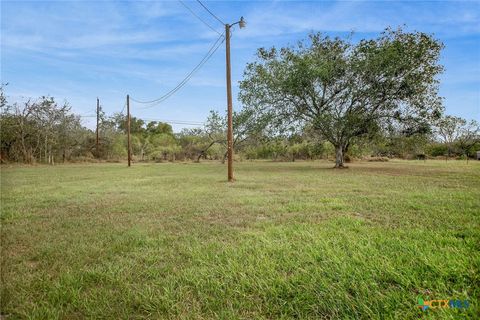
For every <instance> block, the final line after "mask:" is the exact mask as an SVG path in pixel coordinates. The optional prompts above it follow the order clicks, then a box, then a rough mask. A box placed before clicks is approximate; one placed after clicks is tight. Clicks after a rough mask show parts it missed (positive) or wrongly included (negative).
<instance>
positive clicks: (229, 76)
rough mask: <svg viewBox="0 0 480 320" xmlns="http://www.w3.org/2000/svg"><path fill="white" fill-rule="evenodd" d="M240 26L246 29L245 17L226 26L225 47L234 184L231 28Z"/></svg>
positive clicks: (229, 151) (230, 178) (230, 168)
mask: <svg viewBox="0 0 480 320" xmlns="http://www.w3.org/2000/svg"><path fill="white" fill-rule="evenodd" d="M236 24H238V25H239V26H240V29H242V28H245V25H246V23H245V20H244V19H243V17H241V18H240V21H237V22H235V23H232V24H228V23H227V24H225V46H226V61H227V123H228V129H227V156H228V181H229V182H233V181H234V178H233V115H232V113H233V111H232V71H231V64H230V28H231V27H233V26H234V25H236Z"/></svg>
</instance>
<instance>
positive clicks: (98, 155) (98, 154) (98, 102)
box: [96, 97, 100, 158]
mask: <svg viewBox="0 0 480 320" xmlns="http://www.w3.org/2000/svg"><path fill="white" fill-rule="evenodd" d="M99 115H100V101H99V100H98V97H97V143H96V149H97V150H96V151H97V158H100V153H99V151H98V121H99V119H98V118H99Z"/></svg>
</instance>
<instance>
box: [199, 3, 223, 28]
mask: <svg viewBox="0 0 480 320" xmlns="http://www.w3.org/2000/svg"><path fill="white" fill-rule="evenodd" d="M197 2H198V3H200V5H201V6H202V7H203V8H204V9H205V10H207V11H208V13H210V14H211V15H212V17H214V18H215V19H217V21H218V22H220V23H221V24H222V25H225V22H223V21H222V20H220V18H219V17H217V16H216V15H214V14H213V12H212V11H210V10H208V8H207V7H206V6H205V5H204V4H203V3H202V2H201V1H200V0H197Z"/></svg>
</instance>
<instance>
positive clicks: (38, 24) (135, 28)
mask: <svg viewBox="0 0 480 320" xmlns="http://www.w3.org/2000/svg"><path fill="white" fill-rule="evenodd" d="M204 3H205V4H206V5H207V6H208V7H209V8H210V10H211V11H213V12H214V13H215V14H216V15H217V16H219V17H220V18H221V19H222V20H223V21H225V22H235V21H237V20H238V19H239V18H240V16H244V17H245V20H246V21H247V28H245V29H241V30H240V29H238V28H236V29H235V30H234V33H233V38H232V80H233V86H234V87H233V89H234V108H235V109H239V108H240V107H241V106H240V104H239V103H238V102H237V101H236V96H237V93H238V81H239V80H241V78H242V74H243V70H244V67H245V65H246V63H247V62H249V61H252V60H253V59H254V56H255V51H256V49H257V48H259V47H270V46H272V45H275V46H285V45H289V44H294V43H295V42H296V41H298V40H300V39H303V38H305V37H306V36H307V34H308V33H309V32H311V31H321V32H324V33H326V34H329V35H332V36H337V35H339V36H343V35H347V34H349V33H350V32H351V31H354V32H355V38H357V39H359V38H370V37H375V36H377V35H378V34H379V33H380V32H381V31H382V30H383V29H384V28H385V27H387V26H392V27H397V26H401V25H406V30H419V31H424V32H428V33H433V34H434V35H435V36H436V37H437V38H438V39H440V40H441V41H443V42H444V44H445V46H446V48H445V50H444V52H443V55H442V61H441V62H442V64H444V66H445V67H446V71H445V73H444V74H443V75H442V77H441V91H440V93H441V95H442V96H443V97H445V107H446V110H447V113H449V114H454V115H458V116H461V117H464V118H468V119H476V120H480V2H479V1H462V2H450V1H430V2H426V1H423V2H419V1H415V2H414V1H408V2H394V1H341V2H330V1H309V2H307V1H238V2H233V1H205V2H204ZM186 4H187V5H188V6H189V7H190V8H191V9H192V10H194V11H195V12H196V13H197V14H198V15H199V16H201V17H202V19H204V20H205V21H207V22H208V23H209V24H210V25H211V26H213V27H214V28H215V29H217V30H218V31H220V32H223V27H222V25H221V24H220V23H219V22H218V21H216V20H215V19H214V18H212V17H211V16H210V15H209V14H208V13H207V12H206V11H205V10H204V9H203V8H202V7H201V6H200V5H199V4H198V3H197V2H186ZM217 37H218V35H217V34H216V33H215V32H214V31H212V30H210V29H209V28H208V27H206V26H205V25H204V24H203V23H202V22H200V21H199V20H198V19H197V18H195V17H194V16H193V15H192V14H191V13H190V12H189V11H187V9H185V7H183V6H182V5H181V3H180V2H178V1H161V2H153V1H152V2H150V1H134V2H133V1H132V2H129V1H65V0H64V1H2V3H1V81H2V82H8V83H9V85H8V87H7V90H6V93H7V95H8V96H9V101H11V102H12V101H21V100H22V99H25V97H38V96H42V95H47V94H48V95H51V96H54V97H55V98H56V99H58V100H59V101H63V100H67V101H68V102H69V103H70V104H71V105H72V107H73V110H74V111H75V112H77V113H80V114H93V112H94V110H95V103H96V97H97V96H98V97H99V98H100V101H101V104H102V107H103V108H104V110H105V111H106V112H107V113H108V114H111V113H113V112H118V111H121V110H122V108H123V106H124V102H125V96H126V94H127V93H129V94H130V95H131V96H132V97H135V98H137V99H140V100H149V99H155V98H157V97H160V96H162V95H163V94H164V93H165V92H167V91H169V90H170V89H172V88H173V87H175V86H176V85H177V84H178V82H179V81H181V80H182V79H183V78H184V77H185V75H186V74H187V73H188V72H190V70H191V69H192V68H193V67H194V66H195V65H196V64H197V63H198V62H199V61H200V60H201V59H202V57H203V56H204V55H205V53H206V52H207V51H208V49H209V48H210V47H211V45H212V44H213V43H214V42H215V40H216V39H217ZM141 107H142V105H139V104H136V103H133V102H132V106H131V109H132V115H133V116H139V117H141V118H148V119H168V120H170V119H172V120H183V121H185V120H188V121H199V122H201V121H204V120H205V118H206V116H207V114H208V111H209V110H211V109H215V110H218V111H220V112H224V110H225V109H226V93H225V49H224V46H221V47H220V48H219V50H218V51H217V52H216V53H215V54H214V55H213V56H212V58H211V59H210V60H209V61H208V62H207V63H206V64H205V65H204V66H203V68H202V69H200V70H199V71H198V72H197V73H196V74H195V75H194V77H193V78H192V79H191V80H190V81H189V82H188V84H187V85H186V86H185V87H183V88H182V89H181V90H180V91H178V92H177V93H176V94H175V95H173V96H172V97H171V98H169V99H168V100H166V101H165V102H164V103H162V104H160V105H158V106H155V107H153V108H149V109H140V108H141ZM84 123H85V125H87V126H88V127H91V128H92V127H93V123H94V119H93V118H84ZM181 127H183V126H182V125H174V129H176V130H179V129H180V128H181Z"/></svg>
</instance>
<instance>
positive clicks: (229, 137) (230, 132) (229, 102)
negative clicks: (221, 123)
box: [225, 23, 234, 182]
mask: <svg viewBox="0 0 480 320" xmlns="http://www.w3.org/2000/svg"><path fill="white" fill-rule="evenodd" d="M225 43H226V58H227V123H228V129H227V155H228V181H230V182H232V181H233V180H234V179H233V116H232V75H231V70H230V68H231V66H230V25H229V24H228V23H227V24H225Z"/></svg>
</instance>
